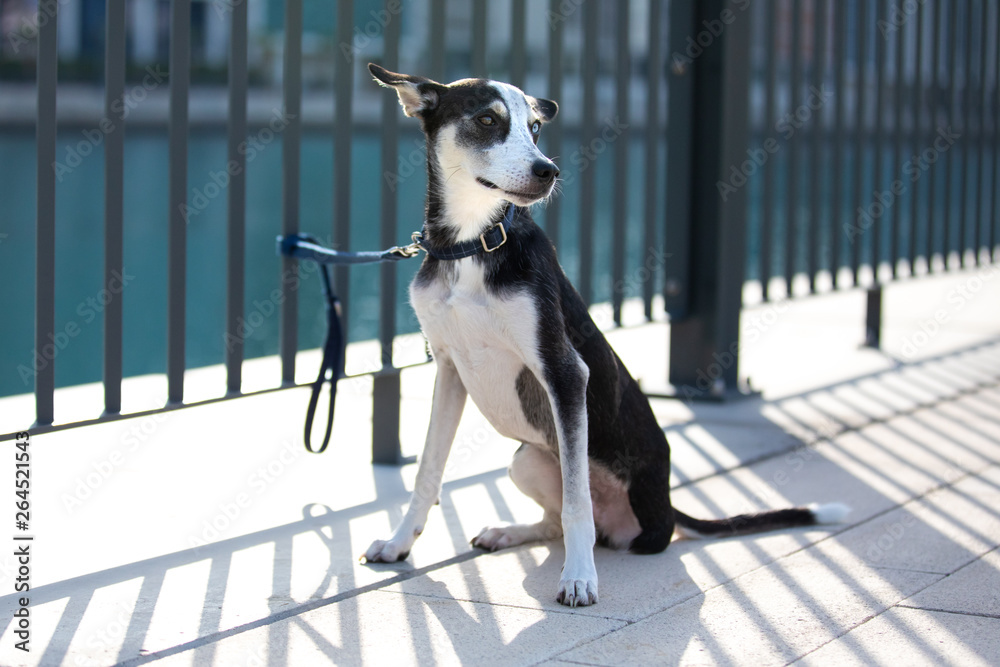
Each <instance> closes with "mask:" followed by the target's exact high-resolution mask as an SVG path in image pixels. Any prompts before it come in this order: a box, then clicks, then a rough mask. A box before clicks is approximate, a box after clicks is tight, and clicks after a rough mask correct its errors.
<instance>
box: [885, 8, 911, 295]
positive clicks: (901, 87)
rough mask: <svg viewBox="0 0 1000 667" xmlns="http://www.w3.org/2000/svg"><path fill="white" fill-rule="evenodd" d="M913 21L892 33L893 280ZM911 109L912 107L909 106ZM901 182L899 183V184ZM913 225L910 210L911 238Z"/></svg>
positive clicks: (897, 254)
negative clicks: (908, 44)
mask: <svg viewBox="0 0 1000 667" xmlns="http://www.w3.org/2000/svg"><path fill="white" fill-rule="evenodd" d="M912 25H913V22H912V21H906V22H905V23H904V24H903V25H902V26H900V28H899V29H898V30H896V31H895V33H894V34H895V38H896V54H895V70H894V74H895V80H894V81H893V86H894V92H895V98H894V103H893V107H894V108H893V118H894V120H893V127H892V131H893V138H894V140H895V141H894V147H895V151H894V156H895V157H894V159H893V172H892V176H893V180H892V186H891V187H892V192H893V195H894V196H896V197H897V198H896V199H895V200H894V201H893V205H892V221H891V223H890V234H889V261H890V262H891V266H890V267H889V268H890V269H891V270H892V278H893V279H896V278H898V277H899V261H900V259H902V256H901V253H900V243H899V241H900V239H899V234H900V228H901V218H902V208H903V207H902V205H901V204H902V202H901V199H902V193H900V195H898V196H897V195H896V189H897V188H896V185H895V184H896V178H898V176H900V175H902V167H903V133H904V132H905V130H906V128H905V126H904V125H903V122H904V121H903V108H904V106H910V105H906V99H905V97H906V95H905V91H906V88H905V86H906V71H905V67H904V62H905V60H904V59H905V57H906V35H907V33H908V32H909V31H910V30H911V29H912ZM910 108H912V106H910ZM900 182H901V181H900ZM913 231H914V225H913V211H910V224H909V234H910V236H912V235H913ZM909 263H910V274H911V275H912V274H913V256H912V255H911V256H910V257H909Z"/></svg>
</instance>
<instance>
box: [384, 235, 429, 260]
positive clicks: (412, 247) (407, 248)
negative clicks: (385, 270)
mask: <svg viewBox="0 0 1000 667" xmlns="http://www.w3.org/2000/svg"><path fill="white" fill-rule="evenodd" d="M410 239H411V240H412V241H413V243H410V244H409V245H404V246H393V247H392V248H389V252H391V253H392V254H394V255H399V256H400V257H406V258H410V257H416V256H417V255H419V254H420V251H421V250H423V249H424V246H423V245H421V242H422V241H423V240H424V238H423V235H422V234H421V233H420V232H413V234H411V235H410Z"/></svg>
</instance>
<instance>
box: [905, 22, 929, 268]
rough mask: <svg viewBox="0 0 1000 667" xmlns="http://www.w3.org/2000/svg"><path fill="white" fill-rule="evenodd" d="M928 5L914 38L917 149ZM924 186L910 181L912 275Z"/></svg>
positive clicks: (916, 147) (920, 136) (919, 146)
mask: <svg viewBox="0 0 1000 667" xmlns="http://www.w3.org/2000/svg"><path fill="white" fill-rule="evenodd" d="M926 10H927V6H926V4H921V5H918V6H917V26H916V31H917V35H916V38H915V39H914V43H915V45H916V48H915V51H916V53H915V64H914V68H913V72H914V74H913V88H914V91H915V92H914V102H913V107H912V112H913V132H912V134H911V135H910V136H911V137H912V140H913V141H912V143H913V148H914V150H915V151H920V150H921V149H922V148H923V133H924V108H925V103H924V62H925V61H926V55H927V54H926V51H925V50H924V31H925V30H926V24H927V20H926V19H927V11H926ZM921 190H922V188H920V187H918V186H917V184H916V183H913V182H911V183H910V248H909V254H910V275H911V276H913V275H916V261H917V254H918V250H917V246H918V244H917V234H918V232H919V230H920V226H921V225H920V220H921V217H922V216H921V208H920V205H919V204H920V192H921Z"/></svg>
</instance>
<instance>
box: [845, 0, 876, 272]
mask: <svg viewBox="0 0 1000 667" xmlns="http://www.w3.org/2000/svg"><path fill="white" fill-rule="evenodd" d="M856 7H857V9H856V11H857V15H856V16H855V17H854V18H855V26H854V34H855V35H856V38H857V42H858V45H857V56H858V58H857V62H856V67H855V76H854V80H855V86H856V87H857V94H856V95H855V97H854V141H853V143H854V155H853V156H852V158H853V162H854V185H853V188H852V194H853V195H854V206H853V207H852V209H851V210H852V213H851V217H852V218H853V220H854V223H853V226H852V229H853V232H852V233H851V236H850V242H851V274H852V275H853V276H854V285H859V284H860V283H861V281H860V276H859V273H860V271H861V244H862V241H863V240H864V239H863V238H862V236H861V229H860V228H861V224H862V222H863V220H862V217H861V211H862V208H863V207H864V206H866V202H865V200H864V196H865V195H864V186H865V153H866V151H865V144H866V140H867V137H866V133H867V118H866V115H867V114H866V113H865V112H866V111H867V106H868V92H867V89H868V85H867V84H868V37H869V32H870V30H871V28H870V22H869V20H868V14H869V12H868V0H858V3H857V6H856Z"/></svg>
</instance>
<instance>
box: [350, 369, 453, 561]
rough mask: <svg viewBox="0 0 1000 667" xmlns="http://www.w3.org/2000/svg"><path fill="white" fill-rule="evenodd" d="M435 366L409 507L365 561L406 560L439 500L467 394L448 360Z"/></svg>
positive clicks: (376, 543) (373, 547) (369, 549)
mask: <svg viewBox="0 0 1000 667" xmlns="http://www.w3.org/2000/svg"><path fill="white" fill-rule="evenodd" d="M437 367H438V372H437V379H436V380H435V382H434V398H433V403H432V406H431V422H430V426H429V427H428V429H427V441H426V443H425V444H424V451H423V453H422V454H421V455H420V465H419V467H418V468H417V481H416V486H415V487H414V489H413V495H412V496H411V497H410V506H409V508H407V510H406V515H405V516H404V517H403V520H402V522H401V523H400V524H399V526H397V528H396V531H395V532H394V533H393V535H392V537H391V538H389V540H375V541H374V542H373V543H372V545H371V546H370V547H368V551H366V552H365V555H364V560H366V561H367V562H370V563H375V562H382V563H391V562H395V561H397V560H403V559H404V558H406V557H407V556H408V555H409V554H410V547H412V546H413V543H414V542H415V541H416V539H417V537H419V536H420V533H422V532H423V530H424V525H425V524H426V523H427V513H428V512H430V509H431V507H433V506H434V505H435V504H436V503H437V502H438V499H439V498H440V497H441V478H442V476H443V475H444V467H445V463H446V462H447V461H448V453H449V452H450V451H451V444H452V442H453V441H454V440H455V432H456V431H457V430H458V422H459V421H460V420H461V418H462V410H463V408H464V407H465V398H466V391H465V386H464V385H463V384H462V380H461V378H460V377H459V376H458V371H457V370H455V366H454V364H452V363H451V360H449V359H447V358H445V357H440V358H438V360H437Z"/></svg>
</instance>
